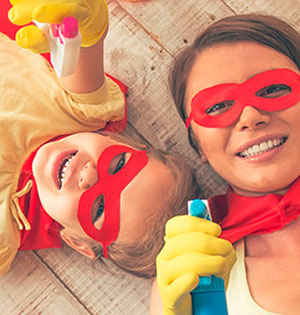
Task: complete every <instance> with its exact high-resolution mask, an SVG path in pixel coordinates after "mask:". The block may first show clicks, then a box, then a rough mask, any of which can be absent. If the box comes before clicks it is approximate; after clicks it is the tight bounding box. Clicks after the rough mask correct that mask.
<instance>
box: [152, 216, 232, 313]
mask: <svg viewBox="0 0 300 315" xmlns="http://www.w3.org/2000/svg"><path fill="white" fill-rule="evenodd" d="M220 233H221V228H220V226H219V225H218V224H216V223H213V222H210V221H207V220H204V219H200V218H197V217H192V216H187V215H186V216H178V217H174V218H172V219H170V220H169V221H168V222H167V224H166V235H165V245H164V247H163V249H162V250H161V252H160V254H159V255H158V256H157V260H156V265H157V284H158V287H159V291H160V295H161V299H162V303H163V310H164V315H171V314H176V315H179V314H180V315H181V314H182V315H188V314H192V305H191V296H190V294H189V293H190V291H192V290H193V289H194V288H196V286H197V284H198V279H199V276H210V275H215V276H217V277H221V278H223V279H225V282H227V280H228V278H229V274H230V270H231V268H232V266H233V265H234V263H235V261H236V255H235V252H234V249H233V247H232V245H231V243H230V242H228V241H226V240H223V239H220V238H218V236H219V235H220Z"/></svg>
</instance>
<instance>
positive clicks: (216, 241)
mask: <svg viewBox="0 0 300 315" xmlns="http://www.w3.org/2000/svg"><path fill="white" fill-rule="evenodd" d="M193 252H196V253H202V254H207V255H219V256H223V257H226V256H228V255H229V254H230V253H231V252H233V247H232V244H231V243H230V242H229V241H227V240H224V239H221V238H218V237H216V236H212V235H209V234H206V233H204V232H192V233H186V234H181V235H177V236H174V237H172V238H168V239H166V243H165V245H164V247H163V249H162V250H161V253H160V255H161V256H162V258H163V259H165V260H169V259H172V258H174V257H177V256H180V255H182V254H185V253H193Z"/></svg>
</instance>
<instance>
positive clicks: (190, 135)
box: [188, 128, 208, 164]
mask: <svg viewBox="0 0 300 315" xmlns="http://www.w3.org/2000/svg"><path fill="white" fill-rule="evenodd" d="M188 139H189V142H190V145H191V146H192V148H193V149H194V150H195V152H196V153H197V154H198V155H199V156H200V161H201V163H202V164H205V163H207V162H208V160H207V157H206V155H205V153H204V152H203V150H202V148H201V145H200V144H199V143H198V141H197V139H196V137H195V135H194V132H193V130H192V129H191V128H190V129H189V133H188Z"/></svg>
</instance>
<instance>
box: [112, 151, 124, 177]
mask: <svg viewBox="0 0 300 315" xmlns="http://www.w3.org/2000/svg"><path fill="white" fill-rule="evenodd" d="M125 154H126V153H123V154H122V155H121V158H120V159H119V161H118V163H117V165H116V167H115V169H114V171H113V174H116V173H118V172H119V171H120V170H121V169H122V168H123V167H124V165H125Z"/></svg>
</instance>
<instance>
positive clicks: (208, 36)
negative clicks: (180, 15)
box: [169, 14, 300, 145]
mask: <svg viewBox="0 0 300 315" xmlns="http://www.w3.org/2000/svg"><path fill="white" fill-rule="evenodd" d="M243 41H250V42H256V43H259V44H262V45H265V46H269V47H271V48H273V49H274V50H276V51H278V52H280V53H282V54H284V55H286V56H287V57H289V58H290V59H291V60H292V61H293V62H294V63H295V64H296V65H297V67H298V69H300V35H299V33H298V32H297V31H296V30H294V29H293V28H292V27H291V26H290V25H288V24H287V23H286V22H284V21H282V20H280V19H278V18H276V17H273V16H268V15H260V14H245V15H235V16H230V17H226V18H223V19H221V20H219V21H217V22H215V23H214V24H212V25H210V26H209V27H208V28H206V29H205V30H204V31H203V32H202V33H201V34H200V35H199V36H198V37H197V38H196V39H195V41H194V43H193V44H192V45H191V46H189V47H187V48H185V49H184V50H183V51H182V52H181V53H180V54H179V55H178V56H177V57H176V58H175V61H174V64H173V67H172V68H171V71H170V75H169V86H170V89H171V93H172V96H173V99H174V102H175V105H176V108H177V111H178V113H179V115H180V116H181V118H182V119H183V120H185V119H186V118H187V117H186V113H185V93H186V83H187V79H188V76H189V74H190V71H191V68H192V67H193V64H194V62H195V59H196V57H197V55H198V53H199V52H201V51H202V50H203V49H205V48H208V47H211V46H213V45H216V44H220V43H232V42H243ZM191 138H192V139H191ZM190 140H194V139H193V135H190ZM192 145H193V144H192ZM194 145H195V144H194Z"/></svg>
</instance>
